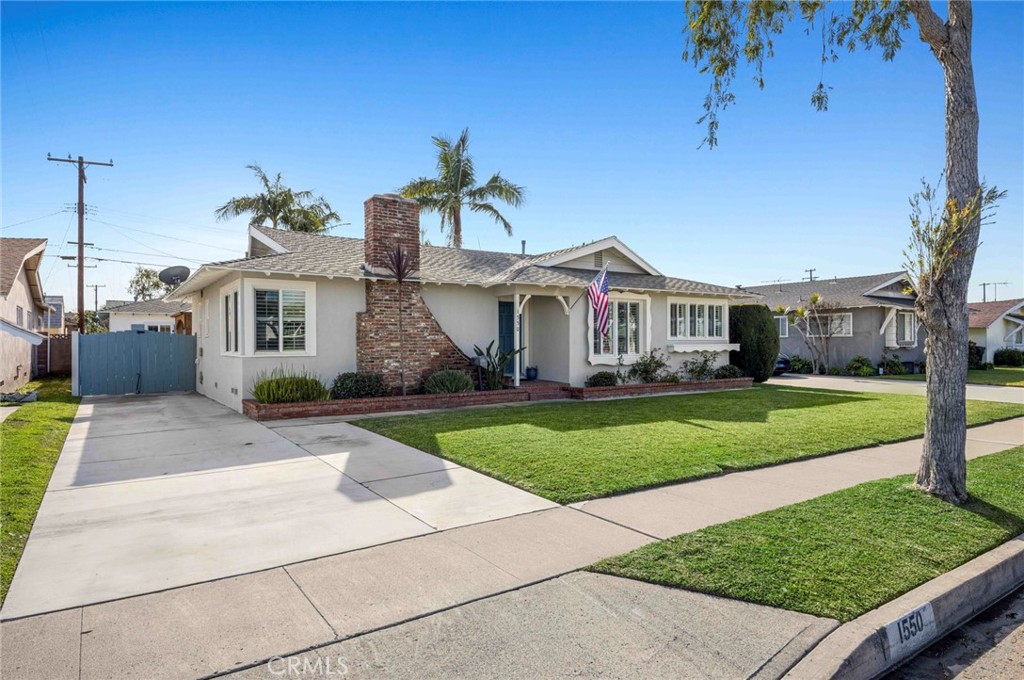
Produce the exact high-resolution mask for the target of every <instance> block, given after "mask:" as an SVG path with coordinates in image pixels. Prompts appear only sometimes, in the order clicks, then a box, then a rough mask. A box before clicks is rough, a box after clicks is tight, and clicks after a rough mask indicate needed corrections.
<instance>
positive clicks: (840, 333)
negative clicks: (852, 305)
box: [807, 312, 853, 338]
mask: <svg viewBox="0 0 1024 680" xmlns="http://www.w3.org/2000/svg"><path fill="white" fill-rule="evenodd" d="M807 330H808V335H810V336H811V337H815V338H821V337H829V338H837V337H838V338H848V337H851V336H852V335H853V314H852V313H851V312H846V313H845V314H818V315H813V314H812V315H811V316H810V317H808V319H807Z"/></svg>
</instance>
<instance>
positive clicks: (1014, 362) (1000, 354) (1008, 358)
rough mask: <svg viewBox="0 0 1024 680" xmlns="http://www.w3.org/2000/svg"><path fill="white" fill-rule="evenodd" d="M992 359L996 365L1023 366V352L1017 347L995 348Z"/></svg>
mask: <svg viewBox="0 0 1024 680" xmlns="http://www.w3.org/2000/svg"><path fill="white" fill-rule="evenodd" d="M992 359H993V362H994V363H995V365H996V366H1024V352H1022V351H1020V350H1019V349H1010V348H1009V347H1004V348H1003V349H997V350H996V353H995V356H994V357H992Z"/></svg>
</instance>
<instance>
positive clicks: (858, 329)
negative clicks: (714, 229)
mask: <svg viewBox="0 0 1024 680" xmlns="http://www.w3.org/2000/svg"><path fill="white" fill-rule="evenodd" d="M909 286H910V282H909V279H908V278H907V275H906V273H905V272H889V273H885V274H873V275H871V276H853V277H849V278H842V279H840V278H832V279H816V280H814V281H795V282H790V283H773V284H771V285H766V286H744V287H743V290H744V291H747V292H751V293H757V294H758V295H760V296H761V299H760V300H759V301H758V304H766V305H768V308H769V309H771V310H772V311H773V312H774V311H775V310H776V309H777V308H779V307H782V308H784V309H791V310H795V309H797V308H798V307H806V306H807V304H808V301H809V300H810V298H811V296H812V295H813V294H815V293H817V294H818V295H819V296H820V298H821V300H822V301H823V302H824V303H826V304H828V305H830V306H832V305H834V309H830V310H829V312H830V314H829V315H828V317H824V316H823V317H822V319H823V320H821V321H819V323H820V324H823V325H824V324H826V323H828V326H827V328H829V329H830V330H832V335H831V339H830V342H829V344H830V348H831V357H830V359H829V365H830V366H833V367H839V368H842V367H843V366H845V365H846V364H847V362H849V361H850V359H852V358H853V357H855V356H858V355H863V356H866V357H867V358H868V359H870V360H871V361H872V362H873V363H875V364H877V363H879V362H881V361H882V358H883V356H886V355H888V356H891V355H892V354H896V355H897V356H899V357H900V360H901V361H903V362H913V363H915V364H916V363H918V362H920V361H923V360H924V336H925V332H924V329H923V327H922V326H921V323H920V321H919V320H918V318H917V315H916V314H915V312H914V300H915V295H914V293H913V292H912V291H911V292H908V288H909ZM740 303H741V301H738V300H737V301H736V302H734V304H740ZM775 322H776V324H777V325H778V332H779V344H780V348H779V351H780V352H781V353H782V354H783V355H785V356H793V355H800V356H802V357H804V358H809V356H810V352H809V350H808V348H807V345H806V343H805V341H804V336H803V334H802V333H801V332H800V330H798V329H797V328H794V327H793V326H792V325H791V324H790V323H789V321H788V319H787V317H786V316H785V315H783V314H776V316H775ZM810 332H812V333H813V332H814V329H813V328H812V329H811V331H810Z"/></svg>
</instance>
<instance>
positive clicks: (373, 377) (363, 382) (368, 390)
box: [331, 373, 387, 399]
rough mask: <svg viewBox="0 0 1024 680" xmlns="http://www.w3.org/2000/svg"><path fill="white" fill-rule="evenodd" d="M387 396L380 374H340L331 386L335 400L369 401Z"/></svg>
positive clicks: (382, 377)
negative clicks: (371, 398)
mask: <svg viewBox="0 0 1024 680" xmlns="http://www.w3.org/2000/svg"><path fill="white" fill-rule="evenodd" d="M385 394H387V388H385V387H384V376H383V375H381V374H380V373H340V374H339V375H338V377H337V378H335V379H334V384H332V385H331V396H332V397H334V398H335V399H369V398H370V397H383V396H384V395H385Z"/></svg>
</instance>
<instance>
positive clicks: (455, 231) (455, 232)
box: [452, 206, 462, 248]
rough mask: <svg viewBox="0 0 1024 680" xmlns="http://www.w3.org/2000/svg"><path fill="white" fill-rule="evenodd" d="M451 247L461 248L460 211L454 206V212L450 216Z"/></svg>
mask: <svg viewBox="0 0 1024 680" xmlns="http://www.w3.org/2000/svg"><path fill="white" fill-rule="evenodd" d="M452 246H454V247H456V248H461V247H462V211H461V210H460V209H459V207H458V206H455V212H454V213H453V214H452Z"/></svg>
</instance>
